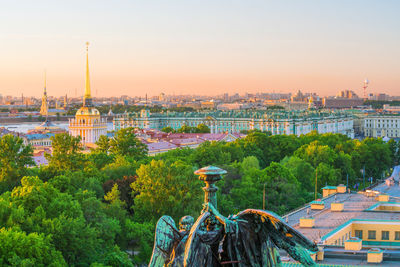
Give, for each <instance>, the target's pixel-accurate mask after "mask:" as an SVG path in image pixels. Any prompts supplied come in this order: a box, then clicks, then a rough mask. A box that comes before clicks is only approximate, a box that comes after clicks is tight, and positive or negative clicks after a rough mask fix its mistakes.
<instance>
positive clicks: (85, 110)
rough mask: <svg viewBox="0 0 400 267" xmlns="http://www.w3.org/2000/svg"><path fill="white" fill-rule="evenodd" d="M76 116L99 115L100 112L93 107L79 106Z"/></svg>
mask: <svg viewBox="0 0 400 267" xmlns="http://www.w3.org/2000/svg"><path fill="white" fill-rule="evenodd" d="M76 116H100V112H99V111H98V110H97V109H96V108H94V107H81V108H80V109H78V111H77V112H76Z"/></svg>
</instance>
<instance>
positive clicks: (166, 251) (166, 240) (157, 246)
mask: <svg viewBox="0 0 400 267" xmlns="http://www.w3.org/2000/svg"><path fill="white" fill-rule="evenodd" d="M179 240H180V233H179V231H178V229H177V228H176V225H175V222H174V220H173V219H172V218H171V217H170V216H167V215H164V216H162V217H161V218H160V219H159V220H158V222H157V225H156V233H155V237H154V247H153V254H152V256H151V260H150V263H149V267H163V266H164V264H166V263H168V262H169V260H170V256H171V253H172V249H173V246H174V243H175V242H176V241H179Z"/></svg>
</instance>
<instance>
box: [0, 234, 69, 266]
mask: <svg viewBox="0 0 400 267" xmlns="http://www.w3.org/2000/svg"><path fill="white" fill-rule="evenodd" d="M0 265H1V266H43V267H44V266H54V267H56V266H67V263H66V262H65V260H64V258H63V257H62V254H61V253H60V252H59V251H57V250H56V249H55V247H54V245H53V244H52V243H51V236H46V235H44V234H38V233H30V234H26V233H25V232H22V231H20V230H18V229H17V228H8V229H6V228H4V227H3V228H0Z"/></svg>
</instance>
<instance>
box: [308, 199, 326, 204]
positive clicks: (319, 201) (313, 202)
mask: <svg viewBox="0 0 400 267" xmlns="http://www.w3.org/2000/svg"><path fill="white" fill-rule="evenodd" d="M310 204H319V205H325V202H324V201H322V200H314V201H311V202H310Z"/></svg>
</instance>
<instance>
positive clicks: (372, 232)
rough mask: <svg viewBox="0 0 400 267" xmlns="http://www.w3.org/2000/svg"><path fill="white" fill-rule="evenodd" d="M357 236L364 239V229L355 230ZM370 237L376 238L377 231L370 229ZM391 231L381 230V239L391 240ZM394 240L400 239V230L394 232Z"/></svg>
mask: <svg viewBox="0 0 400 267" xmlns="http://www.w3.org/2000/svg"><path fill="white" fill-rule="evenodd" d="M355 236H356V237H358V238H360V239H363V230H355ZM368 239H372V240H375V239H376V231H375V230H368ZM389 239H390V232H389V231H381V240H389ZM394 240H400V231H395V232H394Z"/></svg>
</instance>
